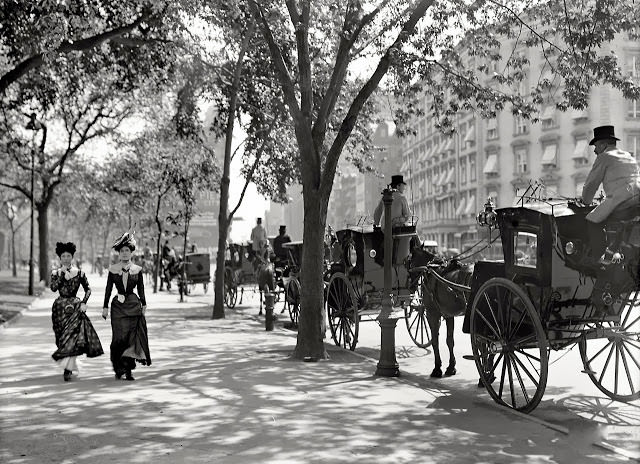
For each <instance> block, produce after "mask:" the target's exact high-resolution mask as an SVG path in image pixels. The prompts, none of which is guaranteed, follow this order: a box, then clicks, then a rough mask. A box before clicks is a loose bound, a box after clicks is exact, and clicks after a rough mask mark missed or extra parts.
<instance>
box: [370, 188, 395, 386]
mask: <svg viewBox="0 0 640 464" xmlns="http://www.w3.org/2000/svg"><path fill="white" fill-rule="evenodd" d="M382 202H383V203H384V293H383V295H382V311H380V315H379V316H378V322H379V324H380V359H379V360H378V366H377V367H376V375H378V376H381V377H398V376H399V375H400V368H399V367H400V366H399V365H398V361H397V360H396V324H397V322H398V319H396V318H395V317H394V316H393V314H392V312H393V307H392V306H393V304H392V301H391V298H392V295H391V290H392V272H391V264H392V260H393V236H392V229H391V204H392V203H393V189H391V188H390V187H387V188H386V189H384V190H383V191H382Z"/></svg>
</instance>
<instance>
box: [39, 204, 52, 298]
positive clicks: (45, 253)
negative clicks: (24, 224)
mask: <svg viewBox="0 0 640 464" xmlns="http://www.w3.org/2000/svg"><path fill="white" fill-rule="evenodd" d="M37 209H38V248H39V250H38V260H39V262H38V271H39V273H40V280H41V281H42V280H44V282H45V284H46V285H47V287H48V286H49V204H48V203H44V204H37Z"/></svg>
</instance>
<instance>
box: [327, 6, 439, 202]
mask: <svg viewBox="0 0 640 464" xmlns="http://www.w3.org/2000/svg"><path fill="white" fill-rule="evenodd" d="M434 1H435V0H421V1H420V2H419V3H418V4H417V5H416V7H415V9H414V10H413V12H412V13H411V15H410V16H409V19H407V21H406V22H405V24H404V26H403V27H402V30H401V31H400V33H399V34H398V36H397V37H396V40H395V41H394V42H393V44H392V45H391V46H390V47H389V48H388V49H387V51H386V52H385V54H384V55H383V56H382V58H380V61H379V63H378V66H377V68H376V70H375V71H374V73H373V75H372V76H371V77H370V78H369V80H368V81H367V82H366V83H365V84H364V85H363V86H362V88H361V89H360V91H359V92H358V95H356V98H355V99H354V100H353V103H352V104H351V106H350V107H349V110H348V112H347V115H346V116H345V118H344V119H343V121H342V124H341V125H340V129H339V130H338V134H337V135H336V138H335V139H334V141H333V144H332V145H331V148H330V149H329V152H328V153H327V158H326V163H325V169H324V172H323V173H322V179H321V185H320V188H321V190H323V191H324V192H325V193H326V192H329V191H331V186H332V184H333V178H334V176H335V171H336V167H337V165H338V160H339V159H340V154H341V153H342V149H343V148H344V145H345V143H346V142H347V140H348V138H349V136H350V135H351V132H352V131H353V128H354V126H355V123H356V120H357V118H358V115H359V114H360V111H361V110H362V107H363V106H364V104H365V103H366V102H367V100H368V99H369V97H370V96H371V94H372V93H373V92H374V91H375V89H376V88H377V87H378V84H379V83H380V81H381V80H382V78H383V77H384V75H385V74H386V73H387V71H388V70H389V67H390V66H391V63H392V60H393V55H394V54H396V53H399V51H400V48H401V46H402V44H403V43H404V42H406V41H407V39H408V38H409V36H410V35H411V33H412V32H413V29H414V28H415V27H416V24H417V23H418V21H419V20H420V19H421V18H422V17H423V16H424V15H425V13H426V12H427V10H428V9H429V8H430V7H431V6H432V5H433V2H434Z"/></svg>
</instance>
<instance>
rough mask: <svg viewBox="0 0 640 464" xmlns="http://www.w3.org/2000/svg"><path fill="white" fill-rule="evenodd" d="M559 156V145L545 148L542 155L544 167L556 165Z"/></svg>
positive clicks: (553, 144) (550, 145)
mask: <svg viewBox="0 0 640 464" xmlns="http://www.w3.org/2000/svg"><path fill="white" fill-rule="evenodd" d="M557 154H558V145H556V144H555V143H552V144H549V145H547V146H546V147H545V148H544V152H543V153H542V165H543V166H545V165H550V164H552V165H555V164H556V158H557Z"/></svg>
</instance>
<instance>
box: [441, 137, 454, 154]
mask: <svg viewBox="0 0 640 464" xmlns="http://www.w3.org/2000/svg"><path fill="white" fill-rule="evenodd" d="M445 141H446V142H447V143H446V144H445V145H444V147H443V148H442V151H449V150H453V138H449V139H445Z"/></svg>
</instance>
